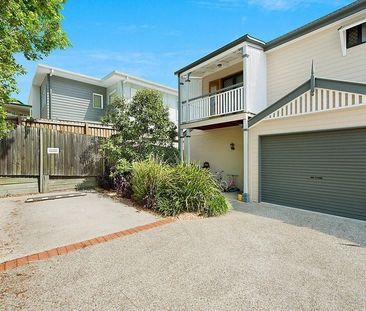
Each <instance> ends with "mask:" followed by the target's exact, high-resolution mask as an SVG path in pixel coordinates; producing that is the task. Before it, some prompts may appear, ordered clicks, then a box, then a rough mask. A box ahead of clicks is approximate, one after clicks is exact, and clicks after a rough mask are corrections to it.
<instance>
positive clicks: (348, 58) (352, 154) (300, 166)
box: [176, 0, 366, 220]
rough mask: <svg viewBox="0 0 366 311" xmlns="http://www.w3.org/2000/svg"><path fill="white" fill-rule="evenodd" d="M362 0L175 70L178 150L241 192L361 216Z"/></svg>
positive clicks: (365, 76)
mask: <svg viewBox="0 0 366 311" xmlns="http://www.w3.org/2000/svg"><path fill="white" fill-rule="evenodd" d="M365 43H366V1H364V0H363V1H356V2H353V3H351V4H350V5H348V6H345V7H343V8H341V9H339V10H337V11H335V12H333V13H331V14H328V15H326V16H324V17H322V18H320V19H317V20H315V21H313V22H311V23H309V24H307V25H305V26H303V27H300V28H298V29H296V30H294V31H291V32H289V33H287V34H285V35H283V36H281V37H279V38H277V39H274V40H272V41H269V42H264V41H262V40H259V39H256V38H254V37H252V36H250V35H245V36H243V37H241V38H239V39H237V40H235V41H233V42H231V43H229V44H227V45H225V46H223V47H221V48H219V49H218V50H216V51H214V52H212V53H210V54H208V55H207V56H205V57H203V58H201V59H199V60H197V61H195V62H193V63H191V64H189V65H187V66H185V67H184V68H182V69H180V70H178V71H177V72H176V75H177V76H178V86H179V109H178V111H179V117H178V119H179V137H180V143H179V147H180V151H181V156H182V158H184V159H185V160H186V161H188V162H190V161H192V162H196V163H199V164H200V165H202V164H203V163H204V162H209V164H210V168H211V169H212V170H213V171H220V170H223V171H224V172H225V173H226V174H228V175H231V174H232V175H238V184H239V187H240V188H241V189H242V191H243V197H244V200H245V201H247V202H249V201H254V202H268V203H273V204H279V205H283V206H290V207H295V208H301V209H307V210H311V211H317V212H323V213H330V214H334V215H339V216H346V217H351V218H358V219H363V220H365V219H366V203H365V202H366V44H365Z"/></svg>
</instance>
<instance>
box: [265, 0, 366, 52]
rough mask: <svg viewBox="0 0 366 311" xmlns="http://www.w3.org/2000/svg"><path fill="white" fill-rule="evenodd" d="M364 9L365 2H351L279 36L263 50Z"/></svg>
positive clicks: (360, 0)
mask: <svg viewBox="0 0 366 311" xmlns="http://www.w3.org/2000/svg"><path fill="white" fill-rule="evenodd" d="M365 9H366V1H365V0H359V1H355V2H352V3H351V4H349V5H346V6H344V7H342V8H340V9H339V10H337V11H334V12H332V13H330V14H328V15H325V16H323V17H321V18H318V19H316V20H315V21H312V22H310V23H308V24H306V25H304V26H302V27H300V28H297V29H295V30H293V31H291V32H288V33H287V34H284V35H283V36H280V37H278V38H276V39H274V40H271V41H269V42H267V43H266V45H265V47H264V49H265V50H266V51H268V50H270V49H273V48H275V47H277V46H279V45H282V44H284V43H286V42H289V41H292V40H294V39H297V38H299V37H301V36H304V35H306V34H308V33H310V32H313V31H315V30H318V29H320V28H323V27H325V26H327V25H330V24H333V23H335V22H337V21H339V20H341V19H343V18H345V17H348V16H350V15H353V14H355V13H357V12H360V11H362V10H365Z"/></svg>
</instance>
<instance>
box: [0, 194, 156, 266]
mask: <svg viewBox="0 0 366 311" xmlns="http://www.w3.org/2000/svg"><path fill="white" fill-rule="evenodd" d="M67 193H69V192H66V193H64V194H67ZM55 194H57V195H59V194H62V193H59V192H58V193H55ZM47 195H52V193H51V194H47ZM39 196H40V195H36V196H23V197H12V198H5V199H4V198H2V199H0V262H3V261H6V260H10V259H14V258H18V257H22V256H25V255H30V254H33V253H37V252H41V251H45V250H47V249H51V248H54V247H58V246H63V245H66V244H71V243H75V242H80V241H84V240H88V239H91V238H95V237H97V236H100V235H105V234H109V233H114V232H116V231H120V230H124V229H129V228H132V227H135V226H139V225H144V224H147V223H150V222H154V221H155V220H156V217H155V216H153V215H151V214H149V213H146V212H143V211H138V210H136V209H135V208H133V207H131V206H127V205H126V204H122V203H120V202H118V201H115V200H113V199H112V198H109V197H107V196H105V195H102V194H99V193H91V192H89V193H87V195H86V196H81V197H74V198H67V199H57V200H50V201H43V202H33V203H24V201H25V199H26V198H28V197H32V198H34V197H39Z"/></svg>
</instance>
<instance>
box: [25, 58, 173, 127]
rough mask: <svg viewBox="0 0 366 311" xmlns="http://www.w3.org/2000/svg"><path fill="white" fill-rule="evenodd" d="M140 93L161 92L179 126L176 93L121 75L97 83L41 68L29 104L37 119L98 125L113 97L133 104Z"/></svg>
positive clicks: (162, 86)
mask: <svg viewBox="0 0 366 311" xmlns="http://www.w3.org/2000/svg"><path fill="white" fill-rule="evenodd" d="M139 89H153V90H158V91H159V92H161V94H162V96H163V101H164V104H165V105H166V106H167V107H168V108H169V114H170V119H171V121H173V122H175V123H177V100H178V92H177V90H175V89H173V88H170V87H167V86H165V85H161V84H158V83H155V82H151V81H147V80H144V79H141V78H138V77H134V76H131V75H128V74H125V73H122V72H119V71H113V72H111V73H110V74H108V75H107V76H105V77H104V78H102V79H98V78H95V77H90V76H86V75H82V74H79V73H75V72H70V71H67V70H63V69H59V68H54V67H50V66H46V65H38V66H37V70H36V73H35V75H34V77H33V81H32V87H31V91H30V95H29V104H30V105H32V106H33V117H34V118H41V119H52V120H71V121H97V122H98V121H100V119H101V117H102V116H103V115H104V113H105V111H106V109H107V107H108V105H109V104H110V103H111V101H112V99H113V97H114V96H123V97H124V98H126V99H128V100H130V99H131V98H132V97H133V96H134V95H135V93H136V92H137V90H139Z"/></svg>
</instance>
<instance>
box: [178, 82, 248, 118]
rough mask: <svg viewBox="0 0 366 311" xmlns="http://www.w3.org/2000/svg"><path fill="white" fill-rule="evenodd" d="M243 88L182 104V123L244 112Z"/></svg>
mask: <svg viewBox="0 0 366 311" xmlns="http://www.w3.org/2000/svg"><path fill="white" fill-rule="evenodd" d="M243 109H244V105H243V86H241V87H237V88H234V89H231V90H228V91H224V92H220V93H216V94H211V95H208V96H205V97H199V98H195V99H191V100H189V101H188V102H183V103H182V122H183V123H188V122H193V121H198V120H203V119H207V118H210V117H214V116H223V115H227V114H231V113H235V112H240V111H243Z"/></svg>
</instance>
